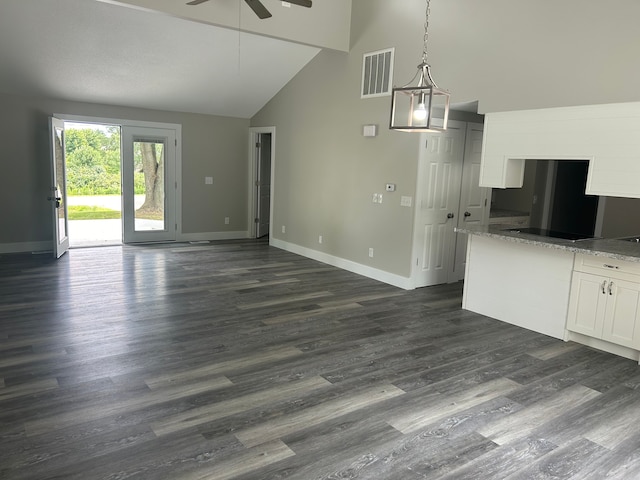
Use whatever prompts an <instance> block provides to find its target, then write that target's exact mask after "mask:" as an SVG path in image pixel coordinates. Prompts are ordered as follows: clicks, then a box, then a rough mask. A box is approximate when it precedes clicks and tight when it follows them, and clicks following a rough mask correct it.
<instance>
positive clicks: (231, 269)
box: [0, 241, 640, 480]
mask: <svg viewBox="0 0 640 480" xmlns="http://www.w3.org/2000/svg"><path fill="white" fill-rule="evenodd" d="M461 289H462V287H461V285H460V284H454V285H445V286H439V287H432V288H424V289H419V290H415V291H403V290H399V289H397V288H394V287H391V286H388V285H385V284H381V283H378V282H376V281H374V280H370V279H367V278H363V277H360V276H358V275H355V274H352V273H349V272H345V271H342V270H338V269H336V268H333V267H330V266H327V265H323V264H320V263H317V262H314V261H312V260H309V259H305V258H302V257H298V256H296V255H293V254H290V253H287V252H284V251H281V250H278V249H275V248H272V247H269V246H268V245H266V244H264V243H262V242H252V241H246V242H235V243H227V244H211V245H172V246H152V247H107V248H99V249H78V250H72V251H71V252H69V253H68V254H67V255H65V256H64V257H63V258H62V259H60V260H58V261H53V260H50V259H49V258H48V257H47V256H42V255H39V256H38V255H12V256H1V257H0V478H2V479H3V480H14V479H15V480H17V479H29V480H34V479H65V480H67V479H68V480H76V479H77V480H79V479H82V480H94V479H96V480H98V479H104V480H107V479H108V480H124V479H135V480H138V479H154V480H156V479H176V480H183V479H202V480H204V479H211V480H221V479H232V478H233V479H244V480H247V479H300V480H310V479H345V478H358V479H376V480H382V479H402V480H404V479H409V480H410V479H431V478H434V479H435V478H442V479H456V480H460V479H581V480H582V479H594V480H595V479H604V478H615V479H636V478H640V388H638V387H639V386H640V369H639V368H638V366H637V365H636V363H635V362H633V361H631V360H626V359H623V358H619V357H616V356H613V355H609V354H606V353H602V352H598V351H596V350H592V349H589V348H586V347H583V346H579V345H576V344H572V343H563V342H561V341H558V340H554V339H551V338H548V337H545V336H543V335H539V334H535V333H533V332H529V331H527V330H523V329H520V328H517V327H514V326H511V325H508V324H504V323H501V322H498V321H495V320H491V319H488V318H485V317H482V316H480V315H476V314H473V313H470V312H466V311H463V310H461V308H460V304H461Z"/></svg>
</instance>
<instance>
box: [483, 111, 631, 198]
mask: <svg viewBox="0 0 640 480" xmlns="http://www.w3.org/2000/svg"><path fill="white" fill-rule="evenodd" d="M527 159H543V160H585V161H587V162H588V165H589V166H588V176H587V183H586V193H587V194H589V195H599V196H611V197H627V198H640V102H633V103H618V104H606V105H585V106H576V107H561V108H548V109H539V110H521V111H515V112H497V113H487V114H486V115H485V125H484V138H483V146H482V163H481V169H480V186H481V187H490V188H520V187H522V185H523V179H524V170H525V161H526V160H527Z"/></svg>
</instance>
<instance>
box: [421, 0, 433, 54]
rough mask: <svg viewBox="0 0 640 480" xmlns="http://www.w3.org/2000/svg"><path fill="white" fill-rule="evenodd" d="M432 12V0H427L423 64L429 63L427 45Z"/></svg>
mask: <svg viewBox="0 0 640 480" xmlns="http://www.w3.org/2000/svg"><path fill="white" fill-rule="evenodd" d="M430 10H431V0H427V9H426V11H425V20H424V38H423V42H424V43H423V47H422V63H427V43H428V41H429V13H430Z"/></svg>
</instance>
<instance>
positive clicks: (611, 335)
mask: <svg viewBox="0 0 640 480" xmlns="http://www.w3.org/2000/svg"><path fill="white" fill-rule="evenodd" d="M606 291H607V294H606V297H607V307H606V313H605V320H604V329H603V332H602V339H603V340H607V341H609V342H612V343H615V344H617V345H623V346H625V347H630V348H635V349H640V309H639V307H640V285H639V284H637V283H634V282H627V281H624V280H616V279H615V278H614V279H611V280H610V282H609V284H608V285H607V289H606Z"/></svg>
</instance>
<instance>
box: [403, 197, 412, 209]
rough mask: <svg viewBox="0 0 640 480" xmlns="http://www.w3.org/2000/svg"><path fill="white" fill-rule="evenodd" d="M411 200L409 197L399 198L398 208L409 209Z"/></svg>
mask: <svg viewBox="0 0 640 480" xmlns="http://www.w3.org/2000/svg"><path fill="white" fill-rule="evenodd" d="M411 200H412V198H411V197H405V196H402V197H400V206H401V207H410V206H411Z"/></svg>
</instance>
